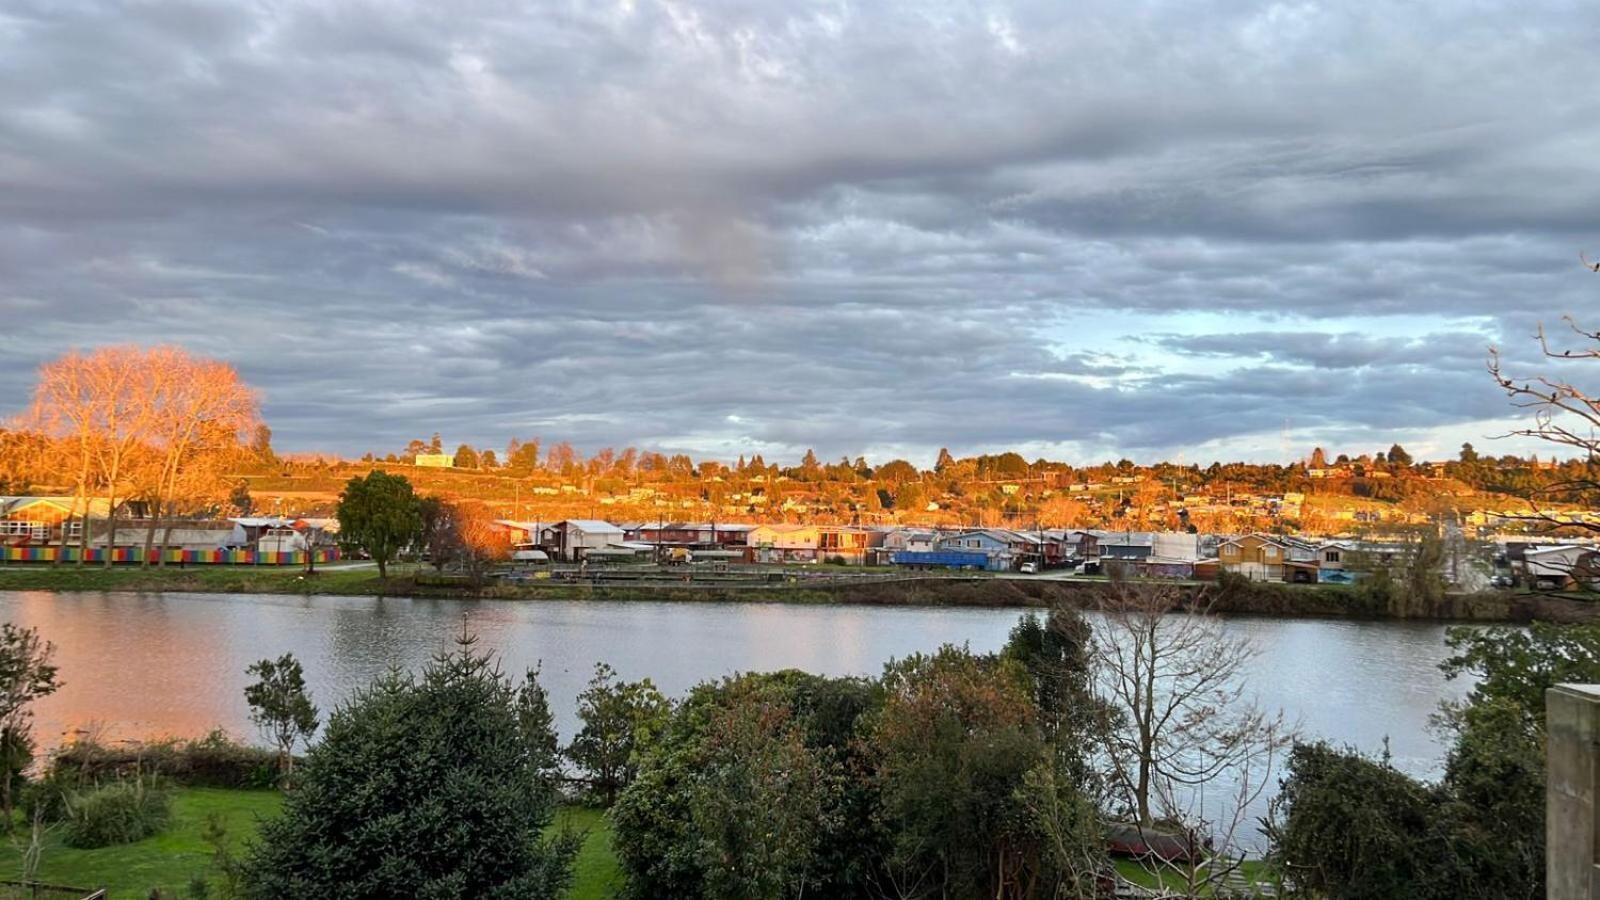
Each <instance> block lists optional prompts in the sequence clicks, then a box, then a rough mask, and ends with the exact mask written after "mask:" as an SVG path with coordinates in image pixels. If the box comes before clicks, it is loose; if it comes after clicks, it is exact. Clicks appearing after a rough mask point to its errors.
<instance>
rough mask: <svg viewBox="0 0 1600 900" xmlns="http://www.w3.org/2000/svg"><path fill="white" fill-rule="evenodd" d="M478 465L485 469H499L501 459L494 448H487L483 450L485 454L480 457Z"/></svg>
mask: <svg viewBox="0 0 1600 900" xmlns="http://www.w3.org/2000/svg"><path fill="white" fill-rule="evenodd" d="M478 465H480V466H482V467H483V468H485V469H498V468H500V459H499V457H497V456H495V455H494V451H493V450H485V451H483V454H482V455H481V456H479V457H478Z"/></svg>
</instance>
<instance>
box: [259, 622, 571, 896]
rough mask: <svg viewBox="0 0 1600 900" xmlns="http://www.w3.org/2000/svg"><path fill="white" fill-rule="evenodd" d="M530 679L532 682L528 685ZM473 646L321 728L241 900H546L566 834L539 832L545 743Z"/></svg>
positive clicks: (563, 879)
mask: <svg viewBox="0 0 1600 900" xmlns="http://www.w3.org/2000/svg"><path fill="white" fill-rule="evenodd" d="M528 680H529V681H532V679H531V678H530V679H528ZM529 690H530V688H528V687H527V686H526V684H525V686H524V687H523V688H522V689H521V690H519V689H518V688H517V687H516V686H515V685H514V684H513V682H512V681H511V679H509V678H507V677H506V676H504V675H503V674H502V673H501V672H500V670H499V669H498V667H497V666H496V665H495V663H494V661H493V660H492V659H491V658H490V657H488V656H486V655H481V654H479V653H477V652H475V651H473V649H472V640H471V639H470V638H463V639H462V641H461V649H460V650H459V651H458V652H455V653H452V654H449V655H447V656H440V657H436V658H435V659H434V661H433V663H432V664H431V665H429V666H428V667H427V668H426V669H425V670H424V671H423V672H422V674H421V675H420V676H411V675H405V674H401V673H398V672H395V673H391V674H389V675H386V676H384V677H382V678H380V679H378V681H377V682H375V683H374V684H372V685H371V686H370V687H367V688H365V689H363V690H361V691H360V692H358V693H357V694H356V695H355V697H354V698H352V699H351V700H350V701H349V702H348V703H347V704H346V705H345V706H344V707H342V708H340V709H338V710H335V711H334V712H333V714H332V715H330V716H329V718H328V725H327V729H326V730H325V731H324V732H323V738H322V740H321V741H320V742H318V743H317V745H316V746H314V747H312V748H311V751H310V752H309V753H308V754H306V758H305V762H304V763H303V764H302V765H301V766H299V767H298V768H297V770H296V771H297V773H298V779H297V783H296V786H295V789H294V790H293V791H291V792H290V793H289V795H288V797H287V798H286V799H285V802H284V809H283V815H281V816H280V817H278V818H276V819H272V820H269V821H267V822H265V823H264V824H263V825H262V828H261V837H260V840H259V842H257V843H256V844H254V845H253V846H252V848H251V855H250V857H249V858H248V859H247V860H246V861H245V868H244V872H243V882H244V885H243V886H244V896H246V897H254V898H269V897H270V898H274V900H276V898H280V897H428V898H447V897H451V898H454V897H482V898H485V900H494V898H504V900H510V898H513V897H514V898H517V900H553V898H556V897H559V896H561V895H562V894H563V892H564V891H565V890H566V888H567V886H568V884H569V883H570V881H571V863H572V858H573V856H574V855H575V854H576V852H577V838H576V837H575V836H573V835H563V836H547V835H546V833H545V832H546V828H547V827H548V826H549V825H550V824H551V821H552V820H553V819H554V816H555V799H556V798H555V792H554V787H553V785H552V783H551V780H550V777H549V773H548V770H547V768H546V767H547V764H548V763H549V761H550V754H549V749H550V746H551V744H552V743H553V742H554V738H553V737H551V736H550V735H549V734H544V733H538V734H535V733H531V730H532V729H541V728H544V727H547V725H543V724H541V722H542V720H543V717H541V716H538V715H536V714H532V713H533V712H534V709H535V708H536V707H537V706H538V703H537V702H533V700H532V698H529V699H527V700H521V699H519V695H521V694H525V693H527V692H528V691H529Z"/></svg>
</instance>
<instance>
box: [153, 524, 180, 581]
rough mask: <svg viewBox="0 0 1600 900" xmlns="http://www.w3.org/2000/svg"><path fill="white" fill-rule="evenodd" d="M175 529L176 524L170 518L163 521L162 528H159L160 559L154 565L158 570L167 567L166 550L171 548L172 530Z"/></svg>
mask: <svg viewBox="0 0 1600 900" xmlns="http://www.w3.org/2000/svg"><path fill="white" fill-rule="evenodd" d="M176 527H177V524H176V523H175V522H173V521H172V517H171V516H167V517H166V518H165V519H164V521H163V522H162V527H161V557H160V561H159V562H157V564H156V565H157V566H158V567H160V568H163V569H164V568H166V567H167V548H168V547H170V546H172V530H173V529H174V528H176Z"/></svg>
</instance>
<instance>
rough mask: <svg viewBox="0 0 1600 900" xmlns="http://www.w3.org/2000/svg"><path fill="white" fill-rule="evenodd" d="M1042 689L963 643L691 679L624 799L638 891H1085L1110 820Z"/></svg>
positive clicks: (619, 810) (634, 891)
mask: <svg viewBox="0 0 1600 900" xmlns="http://www.w3.org/2000/svg"><path fill="white" fill-rule="evenodd" d="M1036 690H1037V687H1036V685H1035V684H1034V683H1033V682H1032V679H1031V676H1030V675H1029V673H1028V671H1027V669H1026V668H1025V667H1024V666H1022V665H1021V664H1020V663H1018V662H1016V661H1014V660H1012V659H1009V658H1002V657H999V656H988V655H974V654H972V653H970V652H968V651H966V650H964V649H960V648H955V647H945V648H942V649H941V650H939V651H938V652H937V653H934V654H932V655H928V656H923V655H917V656H913V657H911V658H908V659H906V660H902V661H899V662H895V663H891V664H890V665H889V666H888V667H887V668H886V670H885V673H884V675H883V677H882V678H881V679H854V678H823V677H819V676H814V675H808V674H805V673H801V672H794V671H788V672H778V673H773V674H767V675H741V676H737V677H734V678H729V679H725V680H723V681H720V682H714V683H706V684H702V685H700V686H698V687H696V688H695V689H694V690H693V691H691V692H690V694H689V697H688V698H687V699H686V700H685V701H684V702H683V703H682V704H681V705H680V706H679V707H678V708H677V709H676V710H675V711H674V712H673V715H672V718H671V721H670V722H669V723H668V725H667V727H666V729H665V731H664V732H663V733H662V735H661V738H660V740H659V741H657V742H656V744H655V745H654V746H653V747H652V748H651V749H650V750H649V752H648V753H647V754H646V755H645V756H644V758H643V760H642V764H641V766H640V771H639V774H638V778H637V780H636V781H635V782H634V783H633V784H632V785H631V786H630V787H628V788H627V789H626V790H625V791H624V792H623V793H622V796H621V798H620V799H619V801H618V803H617V805H616V806H615V807H614V808H613V810H612V818H613V821H614V823H615V826H616V835H615V844H616V848H617V853H618V856H619V858H620V861H621V863H622V866H623V869H624V871H625V872H626V873H627V876H628V882H627V883H628V891H629V896H632V897H637V898H653V897H667V896H675V897H705V898H711V900H734V898H755V897H763V898H764V897H772V898H777V897H799V896H824V897H836V898H855V897H862V898H865V897H877V896H885V895H887V896H906V897H916V896H952V897H966V896H985V897H996V898H1020V897H1052V896H1061V897H1074V896H1086V894H1084V893H1082V891H1083V890H1085V889H1088V888H1089V887H1090V886H1092V882H1093V875H1094V873H1095V871H1096V870H1097V869H1098V867H1099V866H1100V865H1101V863H1102V860H1103V854H1102V853H1101V852H1100V850H1099V846H1098V844H1099V826H1098V820H1097V817H1096V815H1095V813H1094V810H1093V808H1092V806H1091V805H1090V804H1089V803H1088V802H1087V801H1086V800H1085V799H1084V798H1083V797H1082V796H1081V795H1080V794H1079V793H1078V792H1077V789H1076V784H1075V782H1074V780H1073V778H1072V776H1071V773H1070V772H1067V771H1065V770H1064V768H1063V767H1062V766H1061V765H1060V763H1059V760H1060V758H1061V757H1060V755H1059V754H1058V753H1057V752H1055V750H1054V749H1053V748H1052V747H1051V745H1050V744H1049V741H1048V740H1047V738H1046V734H1045V731H1044V729H1043V728H1042V727H1041V723H1040V721H1039V717H1038V716H1037V715H1036V711H1035V707H1034V702H1033V696H1034V693H1035V692H1036Z"/></svg>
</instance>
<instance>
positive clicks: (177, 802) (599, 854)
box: [0, 787, 622, 900]
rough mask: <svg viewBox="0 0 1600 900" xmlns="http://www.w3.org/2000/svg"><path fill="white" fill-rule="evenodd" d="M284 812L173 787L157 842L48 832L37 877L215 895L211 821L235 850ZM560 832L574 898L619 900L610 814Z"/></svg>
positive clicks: (238, 793) (12, 864) (561, 818)
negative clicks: (198, 882)
mask: <svg viewBox="0 0 1600 900" xmlns="http://www.w3.org/2000/svg"><path fill="white" fill-rule="evenodd" d="M282 806H283V795H281V794H279V793H278V792H277V791H254V790H226V789H222V788H199V787H178V788H174V789H173V796H172V821H171V822H170V824H168V826H167V827H166V828H165V829H164V830H163V831H162V832H161V833H160V834H158V835H155V836H154V837H150V838H146V839H145V840H142V841H137V842H135V843H132V844H123V845H121V846H117V847H102V848H100V849H96V850H74V849H72V848H70V847H67V846H65V845H63V844H62V842H61V835H60V833H59V829H58V830H56V831H54V832H52V833H50V834H49V835H47V836H46V838H45V840H44V849H43V852H42V853H41V854H40V857H39V869H38V878H39V880H41V881H45V882H50V883H54V884H70V885H75V886H81V887H96V888H100V887H103V888H106V889H108V890H109V891H110V896H111V898H113V900H115V898H123V897H126V898H134V897H149V896H152V894H151V891H152V889H155V888H159V889H160V890H161V896H163V897H187V896H190V894H189V884H190V881H191V880H192V879H193V878H194V877H195V876H197V875H198V876H207V877H209V879H210V880H211V887H212V889H213V890H214V891H215V890H216V889H217V888H218V886H219V885H218V882H217V876H216V874H215V873H214V872H208V867H209V866H210V864H211V861H212V847H211V845H209V844H207V843H206V841H205V839H204V838H203V837H202V834H203V831H204V829H205V827H206V822H207V819H208V818H209V817H212V816H218V817H220V818H221V819H222V821H223V822H224V823H225V824H226V826H227V829H228V840H229V843H230V844H231V845H232V848H233V850H234V851H235V852H238V851H240V850H241V849H242V848H243V847H244V844H245V842H246V841H248V840H250V839H252V838H254V837H255V835H256V831H257V829H258V828H259V827H260V824H261V822H262V821H263V820H264V819H269V818H271V817H273V816H276V815H277V814H278V811H279V810H280V809H281V808H282ZM25 827H26V826H25V825H24V824H23V823H22V822H21V820H20V817H19V820H18V826H17V828H18V830H17V832H16V839H15V840H12V841H8V842H4V843H0V880H3V879H14V878H18V877H20V875H21V873H22V848H23V847H25V846H26V843H27V838H26V832H25V831H24V830H23V829H24V828H25ZM555 827H556V828H572V829H573V830H575V831H577V832H578V833H580V834H582V835H583V836H584V843H583V847H582V849H581V850H580V851H579V854H578V859H577V861H576V864H575V866H574V870H573V876H574V882H573V887H572V890H571V892H570V893H568V894H567V897H568V898H569V900H607V898H611V897H615V896H616V895H617V889H618V888H619V887H620V886H621V882H622V877H621V870H620V869H619V868H618V865H617V860H616V856H615V855H614V854H613V853H612V852H611V827H610V824H609V823H608V822H607V821H606V819H605V816H604V815H602V814H601V813H600V812H599V811H598V810H594V809H589V808H586V807H576V806H574V807H565V808H563V809H562V810H561V811H560V812H559V813H558V814H557V818H556V824H555Z"/></svg>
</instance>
